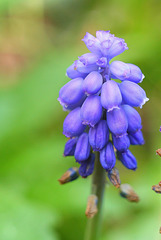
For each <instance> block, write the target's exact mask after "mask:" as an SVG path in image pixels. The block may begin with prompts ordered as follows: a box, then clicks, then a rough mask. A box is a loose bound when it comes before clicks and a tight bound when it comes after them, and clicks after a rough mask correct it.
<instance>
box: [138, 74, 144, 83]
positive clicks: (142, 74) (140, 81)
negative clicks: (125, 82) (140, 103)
mask: <svg viewBox="0 0 161 240" xmlns="http://www.w3.org/2000/svg"><path fill="white" fill-rule="evenodd" d="M144 78H145V75H144V74H143V73H142V77H141V80H140V82H139V83H141V82H142V81H143V79H144Z"/></svg>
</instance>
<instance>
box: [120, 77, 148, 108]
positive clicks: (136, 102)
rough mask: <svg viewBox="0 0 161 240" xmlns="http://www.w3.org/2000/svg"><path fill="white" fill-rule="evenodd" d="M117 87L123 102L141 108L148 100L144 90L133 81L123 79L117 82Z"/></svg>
mask: <svg viewBox="0 0 161 240" xmlns="http://www.w3.org/2000/svg"><path fill="white" fill-rule="evenodd" d="M119 87H120V90H121V94H122V99H123V102H124V104H128V105H130V106H132V107H140V108H142V106H143V105H144V104H145V103H146V102H147V101H148V100H149V98H147V97H146V93H145V91H144V90H143V89H142V88H141V87H140V86H139V85H138V84H136V83H134V82H130V81H123V82H122V83H120V84H119Z"/></svg>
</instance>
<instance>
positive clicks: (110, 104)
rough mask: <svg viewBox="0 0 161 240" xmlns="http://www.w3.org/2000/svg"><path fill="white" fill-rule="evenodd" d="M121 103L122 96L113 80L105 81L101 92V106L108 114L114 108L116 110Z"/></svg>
mask: <svg viewBox="0 0 161 240" xmlns="http://www.w3.org/2000/svg"><path fill="white" fill-rule="evenodd" d="M121 102H122V96H121V92H120V89H119V87H118V85H117V83H116V82H115V81H113V80H107V82H105V83H104V84H103V86H102V91H101V104H102V106H103V107H104V108H105V109H107V111H108V112H109V111H112V110H113V109H114V108H118V106H119V105H120V104H121Z"/></svg>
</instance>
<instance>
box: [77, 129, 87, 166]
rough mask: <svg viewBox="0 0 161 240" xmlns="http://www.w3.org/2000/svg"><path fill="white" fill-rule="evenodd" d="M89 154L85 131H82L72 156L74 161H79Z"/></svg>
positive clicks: (85, 158)
mask: <svg viewBox="0 0 161 240" xmlns="http://www.w3.org/2000/svg"><path fill="white" fill-rule="evenodd" d="M89 155H90V144H89V138H88V134H87V133H82V134H81V135H80V137H79V138H78V141H77V144H76V149H75V153H74V157H75V159H76V161H78V162H81V161H85V160H87V159H88V158H89Z"/></svg>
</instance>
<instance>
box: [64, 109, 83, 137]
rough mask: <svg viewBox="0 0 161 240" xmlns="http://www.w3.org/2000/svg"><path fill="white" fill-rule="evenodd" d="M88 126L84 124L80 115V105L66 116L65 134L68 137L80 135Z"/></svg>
mask: <svg viewBox="0 0 161 240" xmlns="http://www.w3.org/2000/svg"><path fill="white" fill-rule="evenodd" d="M85 128H86V126H84V125H83V124H82V119H81V116H80V107H78V108H75V109H74V110H72V111H71V112H70V113H69V114H68V115H67V116H66V118H65V120H64V123H63V134H64V135H65V136H66V137H75V136H79V135H80V134H81V133H82V132H83V131H84V130H85Z"/></svg>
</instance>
